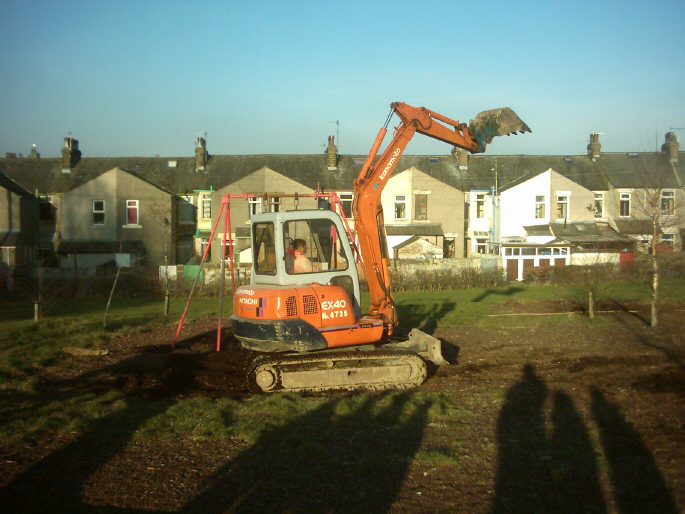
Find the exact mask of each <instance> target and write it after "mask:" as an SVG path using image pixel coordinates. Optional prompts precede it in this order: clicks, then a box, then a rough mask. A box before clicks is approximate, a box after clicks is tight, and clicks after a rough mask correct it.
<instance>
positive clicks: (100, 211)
mask: <svg viewBox="0 0 685 514" xmlns="http://www.w3.org/2000/svg"><path fill="white" fill-rule="evenodd" d="M95 202H102V209H96V208H95ZM106 207H107V205H106V203H105V201H104V200H93V219H92V221H93V225H95V226H100V225H104V224H105V222H106V221H107V216H106V212H107V210H106ZM96 214H98V215H99V214H101V215H102V222H100V223H98V222H96V221H95V215H96Z"/></svg>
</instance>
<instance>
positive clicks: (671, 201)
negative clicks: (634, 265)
mask: <svg viewBox="0 0 685 514" xmlns="http://www.w3.org/2000/svg"><path fill="white" fill-rule="evenodd" d="M633 180H634V182H633V186H634V187H631V188H622V189H620V190H619V191H618V195H617V201H618V206H617V207H618V209H617V211H618V213H619V215H620V216H622V217H623V218H626V219H625V220H624V223H627V224H629V226H627V228H628V230H627V231H628V232H630V233H631V234H632V236H633V238H634V239H635V242H636V245H637V249H638V252H639V253H640V255H639V256H638V258H639V260H641V261H643V263H644V264H645V265H644V266H639V265H638V270H639V272H640V276H641V278H642V279H643V280H644V281H645V283H646V284H647V285H648V287H649V289H650V302H651V315H650V324H651V326H652V327H656V326H657V319H658V301H659V300H660V289H661V280H660V279H661V274H662V271H663V270H662V264H664V263H665V262H667V260H666V259H664V258H663V256H664V255H665V254H667V253H668V254H670V253H672V252H673V251H674V249H681V248H679V247H680V242H679V241H678V238H679V229H680V227H681V226H682V223H683V212H684V211H685V190H684V189H683V184H682V183H681V178H680V176H679V175H678V170H677V169H676V166H675V162H674V159H673V158H672V157H671V155H669V154H668V153H664V152H658V151H656V152H655V153H654V155H653V158H650V157H647V158H645V159H644V160H643V164H642V165H641V166H640V168H639V170H638V171H637V173H636V176H635V177H634V178H633ZM674 247H675V248H674ZM671 261H672V260H671Z"/></svg>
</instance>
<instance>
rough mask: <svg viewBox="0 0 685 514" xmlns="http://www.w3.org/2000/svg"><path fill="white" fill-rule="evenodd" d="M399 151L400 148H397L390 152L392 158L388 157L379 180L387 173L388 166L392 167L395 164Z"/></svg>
mask: <svg viewBox="0 0 685 514" xmlns="http://www.w3.org/2000/svg"><path fill="white" fill-rule="evenodd" d="M400 153H402V150H400V149H399V148H398V149H396V150H395V151H394V152H393V153H392V158H391V159H390V161H388V164H387V165H386V166H385V169H384V170H383V173H381V176H380V180H383V179H384V178H385V176H386V175H387V174H388V171H390V168H392V167H393V166H394V165H395V161H396V160H397V158H398V157H399V155H400Z"/></svg>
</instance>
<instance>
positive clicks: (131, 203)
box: [125, 200, 140, 227]
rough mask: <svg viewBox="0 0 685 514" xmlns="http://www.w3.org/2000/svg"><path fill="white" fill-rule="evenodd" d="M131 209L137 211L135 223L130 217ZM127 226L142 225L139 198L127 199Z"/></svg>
mask: <svg viewBox="0 0 685 514" xmlns="http://www.w3.org/2000/svg"><path fill="white" fill-rule="evenodd" d="M129 209H133V210H135V211H136V220H135V223H132V222H131V220H130V219H129V217H128V214H129ZM125 226H127V227H140V202H138V200H126V225H125Z"/></svg>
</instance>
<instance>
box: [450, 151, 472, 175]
mask: <svg viewBox="0 0 685 514" xmlns="http://www.w3.org/2000/svg"><path fill="white" fill-rule="evenodd" d="M452 155H453V156H454V157H456V158H457V161H458V162H459V169H460V170H462V171H464V170H467V169H468V168H469V152H467V151H466V150H463V149H461V148H458V147H456V146H455V147H453V148H452Z"/></svg>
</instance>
